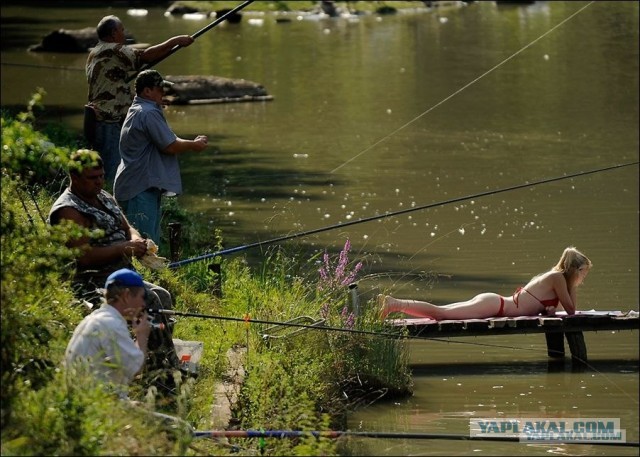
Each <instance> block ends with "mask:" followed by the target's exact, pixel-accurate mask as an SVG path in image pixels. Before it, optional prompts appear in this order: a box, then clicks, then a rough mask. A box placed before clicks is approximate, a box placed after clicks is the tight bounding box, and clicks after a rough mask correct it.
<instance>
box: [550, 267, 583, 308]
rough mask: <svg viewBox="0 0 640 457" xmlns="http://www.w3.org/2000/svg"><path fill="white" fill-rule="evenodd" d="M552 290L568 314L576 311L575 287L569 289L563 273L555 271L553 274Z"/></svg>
mask: <svg viewBox="0 0 640 457" xmlns="http://www.w3.org/2000/svg"><path fill="white" fill-rule="evenodd" d="M553 290H554V291H555V293H556V295H557V296H558V299H559V300H560V303H561V304H562V307H563V308H564V310H565V311H566V312H567V314H569V315H573V314H575V313H576V307H577V302H576V288H575V287H571V289H569V287H568V285H567V280H566V279H565V277H564V274H562V273H561V272H557V273H555V274H554V275H553Z"/></svg>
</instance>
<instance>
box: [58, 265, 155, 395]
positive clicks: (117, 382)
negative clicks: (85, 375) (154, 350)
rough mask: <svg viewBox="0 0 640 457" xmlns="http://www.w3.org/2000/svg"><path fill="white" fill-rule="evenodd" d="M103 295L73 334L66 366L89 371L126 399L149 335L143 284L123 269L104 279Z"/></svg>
mask: <svg viewBox="0 0 640 457" xmlns="http://www.w3.org/2000/svg"><path fill="white" fill-rule="evenodd" d="M104 294H105V302H104V303H103V304H102V306H101V307H100V308H99V309H97V310H96V311H94V312H92V313H91V314H89V315H88V316H87V317H85V318H84V319H83V320H82V322H80V324H78V326H77V327H76V329H75V330H74V332H73V335H72V337H71V340H70V341H69V344H68V346H67V350H66V352H65V366H66V367H67V368H71V367H72V366H73V367H74V368H75V369H76V370H83V369H84V370H88V371H89V373H90V374H91V375H93V376H95V377H96V379H98V380H100V381H102V382H105V383H107V384H110V385H111V387H112V388H114V389H115V391H116V392H117V393H118V394H119V395H120V396H121V397H126V395H127V387H128V385H129V383H130V382H131V381H132V380H133V378H134V377H135V375H136V374H137V373H138V372H139V371H140V370H141V368H142V366H143V364H144V360H145V356H146V353H147V342H148V339H149V332H150V331H151V323H150V321H149V319H148V316H147V313H146V311H145V294H146V291H145V287H144V282H143V281H142V277H141V276H140V275H139V274H138V273H136V272H135V271H133V270H129V269H127V268H122V269H120V270H117V271H115V272H113V273H112V274H111V275H110V276H109V277H108V278H107V281H106V283H105V292H104ZM129 325H130V326H131V329H132V330H133V334H134V335H135V339H134V338H132V337H131V333H130V331H129Z"/></svg>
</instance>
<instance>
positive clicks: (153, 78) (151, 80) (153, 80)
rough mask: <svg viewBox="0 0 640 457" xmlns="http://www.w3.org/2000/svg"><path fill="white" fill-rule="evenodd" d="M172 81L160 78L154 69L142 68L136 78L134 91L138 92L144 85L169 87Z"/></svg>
mask: <svg viewBox="0 0 640 457" xmlns="http://www.w3.org/2000/svg"><path fill="white" fill-rule="evenodd" d="M171 86H173V83H172V82H171V81H167V80H165V79H163V78H162V75H161V74H160V73H158V72H157V71H156V70H144V71H141V72H140V74H138V77H137V78H136V93H137V94H139V93H140V92H142V90H143V89H144V88H145V87H150V88H154V87H171Z"/></svg>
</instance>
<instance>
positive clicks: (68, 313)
mask: <svg viewBox="0 0 640 457" xmlns="http://www.w3.org/2000/svg"><path fill="white" fill-rule="evenodd" d="M37 98H38V97H35V98H34V100H35V101H37ZM34 106H35V104H34ZM35 120H36V119H35V116H34V114H33V111H32V110H31V109H28V110H26V112H25V113H22V114H20V115H19V116H17V117H15V118H13V117H9V116H5V115H3V116H2V140H3V150H2V227H1V228H2V278H1V279H2V282H1V286H2V308H1V309H2V320H1V323H2V341H1V347H0V351H1V355H2V391H1V396H2V398H1V400H2V411H1V412H2V416H1V419H2V422H1V427H2V454H3V455H54V454H55V455H60V454H67V455H68V454H73V455H96V454H108V455H112V454H118V455H130V454H137V455H173V454H175V455H210V454H213V455H227V454H230V453H234V454H235V455H238V454H239V455H254V454H255V453H256V452H257V451H259V452H261V453H262V454H263V455H293V454H298V455H300V454H304V455H336V454H340V453H343V452H345V450H343V449H341V448H340V444H339V442H336V441H332V440H329V439H316V438H312V439H311V438H299V439H269V440H257V439H244V440H239V439H236V440H235V441H234V442H233V443H232V444H233V447H232V446H231V445H230V444H229V443H224V442H217V441H214V440H208V439H194V438H193V435H192V433H191V432H192V430H193V429H196V430H210V429H211V428H212V423H213V422H212V411H211V406H212V404H213V403H214V400H215V392H214V385H215V383H216V382H217V381H220V380H222V379H223V376H224V373H225V371H226V370H227V368H228V360H227V352H228V351H229V350H230V349H231V348H234V347H243V348H244V349H246V356H245V360H244V362H243V363H244V368H245V370H246V372H247V375H246V378H245V382H244V384H243V385H242V387H241V390H240V398H239V402H238V406H237V408H236V409H235V410H234V411H233V421H232V422H233V424H234V427H236V428H238V429H265V430H268V429H284V430H328V429H341V428H342V427H344V420H345V417H346V413H348V411H349V410H351V409H353V408H355V407H356V406H358V405H361V404H365V403H366V402H368V401H371V399H373V398H376V397H377V396H380V392H383V391H388V392H391V393H397V394H406V393H407V392H409V391H410V376H409V372H408V368H407V360H406V355H407V354H406V349H405V347H404V346H403V343H402V341H403V340H402V339H400V338H398V339H390V338H386V337H379V336H376V335H371V334H370V333H369V332H380V331H381V330H382V327H381V324H380V322H379V320H378V319H377V316H376V313H375V309H374V307H373V305H372V304H367V305H366V306H363V308H364V310H365V311H364V312H363V313H362V314H361V315H360V316H354V315H353V314H352V313H351V307H350V304H349V300H348V297H349V294H348V291H347V289H346V286H347V285H348V284H349V283H350V282H351V281H354V280H357V278H358V275H360V274H362V272H363V271H364V269H366V267H363V266H362V265H361V264H359V262H358V261H357V259H350V258H349V254H350V252H349V250H350V246H349V243H348V240H338V241H337V242H339V243H340V244H341V245H344V248H343V250H342V253H341V254H340V256H337V257H336V258H332V257H329V256H324V257H321V258H310V259H303V260H302V261H300V260H296V259H299V258H300V256H299V255H297V253H295V252H287V250H286V249H284V248H278V247H274V248H272V249H271V250H270V251H268V252H267V253H266V254H265V257H264V261H263V263H262V265H260V266H259V267H257V268H250V267H249V266H248V265H247V264H246V262H245V261H244V260H243V259H242V258H234V260H231V261H227V260H224V259H210V260H206V261H201V262H194V263H191V264H188V265H185V266H183V267H180V268H178V269H172V270H168V269H165V270H159V271H154V270H149V269H146V268H145V267H143V266H142V265H137V267H138V269H139V270H140V272H141V273H142V274H143V276H144V277H145V279H147V280H150V281H152V282H155V283H158V284H160V285H162V286H163V287H165V288H167V289H168V290H169V291H170V292H171V293H172V295H173V299H174V308H175V310H176V311H179V312H182V313H189V314H190V316H178V317H177V318H176V319H177V322H176V325H175V328H174V337H175V338H180V339H183V340H195V341H202V342H203V343H204V354H203V357H202V360H201V363H200V367H199V374H198V377H197V378H195V379H188V380H178V381H179V386H180V394H179V395H178V396H177V397H175V398H167V397H164V396H162V395H161V394H158V393H157V392H155V391H154V390H153V389H150V388H147V387H146V386H145V384H144V383H143V382H142V381H136V382H135V383H134V385H133V386H132V390H131V398H132V399H133V400H136V401H137V402H139V404H138V405H137V406H131V405H129V404H127V403H125V402H122V401H119V400H116V399H115V398H113V397H112V396H110V395H109V394H108V393H106V392H105V391H104V390H103V389H102V388H101V387H100V386H99V385H96V384H95V383H94V382H93V381H92V380H91V379H82V378H73V379H69V377H68V376H67V373H65V371H64V370H63V369H62V368H61V361H62V358H63V354H64V350H65V347H66V344H67V342H68V340H69V337H70V335H71V332H72V331H73V329H74V328H75V326H76V325H77V323H78V322H79V321H80V320H81V319H82V317H83V312H82V310H81V307H79V306H74V305H73V303H74V297H73V294H72V292H71V289H70V284H69V280H70V275H71V274H72V272H73V259H74V256H75V255H76V253H75V252H72V251H70V250H69V249H67V248H65V247H64V246H65V242H66V240H67V239H69V237H72V236H77V235H78V234H79V233H81V231H80V229H79V228H77V227H73V226H71V225H69V226H56V227H50V226H48V225H47V224H46V222H45V220H44V219H45V218H46V213H47V212H48V209H49V208H50V206H51V204H52V203H53V201H54V200H55V198H56V197H57V195H58V193H59V192H60V190H61V189H63V188H64V186H65V185H66V176H65V173H64V172H62V170H63V169H64V168H65V164H66V161H67V160H68V157H69V155H70V153H71V152H72V151H73V150H75V149H76V148H77V147H79V146H80V145H78V144H74V141H75V140H73V138H71V137H70V136H65V134H64V131H63V130H61V129H56V130H55V133H51V134H45V133H43V132H41V131H36V130H35V129H34V128H33V125H35ZM54 136H55V139H54V138H53V137H54ZM170 210H171V211H172V213H173V214H174V215H176V214H179V215H181V217H183V218H184V220H185V221H187V222H188V220H189V217H188V214H187V213H186V212H184V211H181V210H180V209H179V208H170ZM186 230H187V232H186V233H185V234H184V236H185V238H189V239H191V240H197V238H198V237H197V236H196V234H197V233H199V232H198V228H197V227H194V226H190V225H188V224H186ZM220 236H223V234H218V237H220ZM209 242H211V240H209ZM196 244H197V243H196ZM188 248H189V245H187V249H188ZM193 249H194V251H193V252H189V251H185V252H183V255H184V256H189V255H190V254H195V253H198V252H201V250H200V246H196V245H194V246H193ZM288 249H290V250H295V247H289V248H288ZM214 262H217V263H220V266H221V269H220V271H221V277H220V278H218V277H216V276H215V274H214V273H212V272H211V270H210V268H209V266H210V265H211V264H212V263H214ZM219 284H221V286H222V287H221V288H222V291H221V292H222V293H220V290H218V285H219ZM301 316H309V322H310V321H319V320H321V319H322V320H323V322H324V326H325V328H324V329H322V330H318V329H306V330H304V329H303V330H300V329H297V328H286V327H280V328H279V329H278V330H275V329H269V327H271V325H270V324H266V323H260V324H258V323H254V322H251V321H252V320H259V321H264V322H269V323H271V322H273V323H275V322H285V321H290V320H292V319H296V318H300V317H301ZM305 322H307V321H305ZM280 331H281V333H279V332H280ZM354 331H358V332H354ZM266 334H268V335H271V337H265V335H266ZM287 335H288V336H287ZM156 413H162V414H168V415H171V416H173V417H175V418H177V419H175V420H169V419H166V418H162V417H159V416H158V415H157V414H156ZM347 452H348V451H347Z"/></svg>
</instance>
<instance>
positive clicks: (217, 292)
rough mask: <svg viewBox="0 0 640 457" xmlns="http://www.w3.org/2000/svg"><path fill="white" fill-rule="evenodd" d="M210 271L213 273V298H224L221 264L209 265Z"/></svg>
mask: <svg viewBox="0 0 640 457" xmlns="http://www.w3.org/2000/svg"><path fill="white" fill-rule="evenodd" d="M209 271H210V272H211V273H213V280H214V281H215V283H214V285H213V296H214V297H218V298H222V266H221V265H220V264H219V263H212V264H211V265H209Z"/></svg>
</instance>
